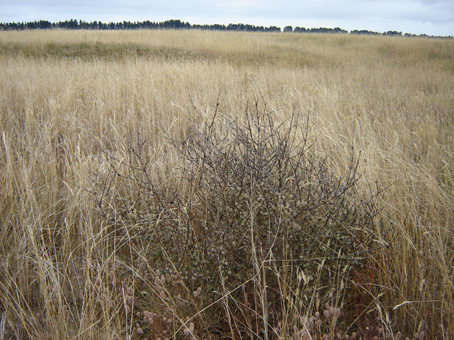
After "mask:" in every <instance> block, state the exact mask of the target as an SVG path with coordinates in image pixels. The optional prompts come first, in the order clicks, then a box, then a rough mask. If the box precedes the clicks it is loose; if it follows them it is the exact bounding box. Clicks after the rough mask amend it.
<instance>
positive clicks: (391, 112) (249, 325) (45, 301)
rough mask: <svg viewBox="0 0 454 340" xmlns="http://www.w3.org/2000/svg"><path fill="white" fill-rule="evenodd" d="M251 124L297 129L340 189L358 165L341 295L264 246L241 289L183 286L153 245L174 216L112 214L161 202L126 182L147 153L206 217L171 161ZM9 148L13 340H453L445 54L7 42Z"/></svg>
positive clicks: (1, 40)
mask: <svg viewBox="0 0 454 340" xmlns="http://www.w3.org/2000/svg"><path fill="white" fill-rule="evenodd" d="M251 112H255V113H256V114H257V115H260V114H263V115H269V116H272V121H273V124H274V125H273V126H272V127H271V129H272V131H280V130H279V129H284V130H285V127H289V126H290V124H291V123H290V120H291V118H292V117H293V120H292V122H294V120H297V121H298V122H299V126H301V127H302V129H301V131H304V134H303V135H304V138H305V139H304V142H305V143H307V146H308V148H309V149H310V152H311V155H313V157H315V158H316V159H327V160H329V161H327V163H326V164H327V172H329V174H331V175H332V176H334V177H335V178H343V176H345V174H346V173H348V171H351V160H352V158H354V159H357V160H358V164H357V167H356V174H357V176H358V178H357V180H356V182H355V188H354V191H355V195H358V197H369V198H370V199H371V200H373V202H374V204H375V207H377V210H376V214H374V216H373V225H374V228H373V230H371V233H372V234H373V236H372V243H371V244H372V245H373V251H372V250H371V251H370V252H369V253H368V254H369V256H367V261H366V262H365V263H363V265H362V266H361V267H355V266H354V264H351V265H350V264H349V265H348V266H346V267H345V268H347V267H348V271H349V273H352V275H351V276H348V278H347V276H345V277H344V276H342V275H341V274H342V273H341V271H338V272H336V273H334V274H333V275H332V276H331V274H329V275H328V274H327V275H328V276H326V277H325V276H323V275H325V274H323V275H322V274H320V273H322V272H321V271H320V270H321V269H320V270H318V269H317V270H318V271H317V270H316V269H314V268H317V267H305V268H306V269H304V268H303V267H301V268H299V267H298V269H296V267H292V266H289V267H285V266H287V265H285V266H284V264H283V263H284V262H278V261H274V262H273V261H272V258H271V257H270V256H271V255H270V254H271V253H272V251H271V250H273V248H272V247H271V248H270V252H268V253H266V254H265V253H260V247H259V246H257V247H258V248H257V249H256V248H255V247H256V244H255V243H254V241H251V240H249V241H247V242H249V243H247V242H246V241H245V242H246V243H245V244H249V245H250V252H249V253H248V254H250V258H249V259H250V261H249V260H248V261H249V262H250V264H251V271H250V272H249V271H247V270H245V273H244V274H242V275H244V276H241V280H240V279H238V282H237V281H234V280H226V281H224V280H223V278H224V276H222V275H220V276H219V277H220V281H219V282H215V281H210V280H208V279H207V278H204V277H194V278H187V277H184V275H183V274H182V270H183V269H179V268H180V267H178V266H177V264H175V262H174V261H175V259H174V258H172V255H166V254H167V253H166V251H167V250H166V248H159V247H160V246H159V245H158V244H150V242H147V237H148V236H147V235H148V234H147V233H148V232H147V230H151V229H152V228H154V227H156V228H158V227H159V223H160V221H161V220H160V218H162V219H163V218H164V217H163V215H162V216H161V215H160V217H159V218H158V217H156V219H153V218H151V217H150V219H151V220H152V221H154V222H153V223H154V224H153V225H150V223H151V222H149V221H148V220H147V221H148V222H147V223H145V222H140V221H145V220H140V221H139V220H136V219H133V218H132V219H129V220H128V219H126V218H123V216H124V212H121V213H120V212H118V210H121V209H123V208H125V207H131V206H132V205H133V203H134V202H139V201H140V200H143V202H146V203H147V204H149V203H150V202H151V201H147V200H146V199H145V198H144V196H146V193H147V192H145V189H143V190H144V191H141V189H140V188H141V187H140V185H139V184H140V183H145V182H141V181H142V180H139V181H138V180H137V178H136V177H134V176H135V175H131V173H134V171H135V169H138V168H134V167H135V166H136V165H134V164H133V161H132V160H131V150H133V152H136V151H137V150H138V149H137V148H138V146H140V145H142V146H144V148H143V150H142V149H141V152H142V153H141V154H140V158H139V159H140V160H141V161H142V160H146V162H148V164H149V168H148V169H149V170H147V171H148V172H146V176H148V177H147V178H148V179H147V180H148V182H146V183H148V184H149V183H151V182H153V183H158V184H157V185H158V186H159V187H160V188H163V189H162V190H163V191H162V192H167V191H166V190H174V192H175V193H178V195H179V196H178V197H180V198H181V199H182V200H183V198H184V199H187V200H189V201H190V202H199V200H200V202H202V201H203V198H201V197H200V196H196V195H195V194H194V192H196V191H197V190H199V189H198V188H197V187H196V188H195V189H194V188H193V187H191V186H190V185H188V184H187V183H185V182H184V181H183V180H182V176H181V172H179V170H180V169H182V168H183V169H184V168H185V165H184V164H186V163H185V162H186V161H187V160H184V159H182V153H181V150H179V148H178V147H175V144H178V142H179V141H183V140H185V139H186V138H188V136H189V135H191V134H193V133H195V132H194V131H198V129H202V130H203V129H204V128H205V130H204V131H207V130H206V127H207V126H210V124H211V126H213V122H215V123H216V124H215V127H216V129H218V130H217V131H219V134H221V135H222V133H223V131H225V129H227V125H226V124H227V123H226V122H235V124H237V125H236V126H247V123H248V119H249V118H248V117H250V114H251ZM224 123H225V125H223V124H224ZM200 131H201V130H200ZM0 135H1V141H0V339H10V338H12V339H27V338H28V339H38V338H40V339H145V338H148V339H157V338H161V339H164V338H169V339H170V338H175V339H190V338H196V339H215V338H257V339H334V338H336V339H337V337H338V336H340V337H341V338H347V336H348V337H350V338H353V337H354V336H355V335H353V333H355V334H356V338H357V339H359V338H361V339H372V338H374V337H376V338H377V339H400V338H401V339H405V337H408V338H409V339H440V340H441V339H446V340H448V339H453V338H454V296H453V294H454V235H453V232H454V226H453V225H454V183H453V180H454V139H453V136H454V40H452V39H446V40H441V39H425V38H397V37H385V36H378V37H377V36H352V35H319V34H294V33H242V32H208V31H184V30H182V31H176V30H158V31H148V30H138V31H65V30H34V31H17V32H13V31H11V32H6V31H5V32H0ZM297 136H299V137H297V138H302V137H301V134H297ZM142 141H146V143H142ZM300 142H303V139H300ZM220 143H221V142H220ZM134 148H135V149H134ZM213 150H214V149H213ZM133 156H134V155H133ZM122 162H123V163H122ZM128 162H129V164H130V165H129V168H128V169H129V170H128V171H132V172H131V173H130V175H125V176H124V177H121V176H122V175H121V173H119V170H118V169H120V168H122V167H123V166H124V165H125V164H126V166H128V165H127V164H128ZM112 169H114V173H115V174H116V176H117V177H115V176H112ZM140 171H142V170H140ZM116 172H117V173H116ZM141 174H142V175H143V174H145V172H141ZM103 176H104V177H103ZM122 178H126V179H122ZM109 181H110V182H109ZM117 183H118V185H117ZM137 185H138V186H137ZM167 188H169V189H167ZM170 188H171V189H170ZM103 190H104V191H103ZM115 190H116V193H115V194H111V196H109V198H110V197H111V198H112V200H110V201H109V200H106V199H105V197H107V196H108V195H110V194H109V193H110V192H111V191H115ZM160 192H161V191H160ZM102 195H105V197H102ZM162 195H164V194H162ZM166 195H168V194H166ZM166 197H167V196H166ZM355 197H356V196H355ZM125 202H126V203H125ZM153 202H154V201H153ZM171 203H172V204H173V202H171ZM103 204H106V207H107V208H106V207H105V209H110V210H109V211H111V212H110V214H113V215H109V216H114V217H115V218H114V220H115V221H113V220H112V219H109V218H106V215H103V214H102V212H103V211H104V210H102V209H101V213H100V207H101V205H103ZM115 204H117V205H115ZM169 204H170V203H169ZM182 204H183V203H182ZM195 204H196V203H194V205H195ZM254 204H255V203H254ZM183 205H184V204H183ZM252 205H253V203H251V206H252ZM166 206H167V205H166ZM103 209H104V208H103ZM128 209H129V208H128ZM128 209H127V210H128ZM163 209H164V208H163ZM166 209H167V208H166ZM179 209H181V211H180V210H179V211H180V212H181V214H183V212H184V211H185V210H184V209H185V208H179ZM188 209H189V208H188ZM207 209H208V208H207ZM131 211H132V208H131ZM163 211H164V210H163ZM165 211H166V214H168V215H169V216H171V214H173V212H172V211H171V210H165ZM128 213H129V210H128ZM189 215H190V213H188V216H189ZM172 216H173V215H172ZM176 216H177V215H176ZM178 216H180V215H178ZM178 216H177V217H175V218H173V219H171V218H170V217H169V222H168V223H169V225H172V226H173V225H175V223H177V222H175V221H176V220H177V219H178V218H180V217H178ZM191 216H192V215H191ZM198 217H199V218H201V220H200V221H202V222H203V223H206V219H207V217H205V218H204V217H201V216H198ZM218 218H219V217H218ZM252 220H253V219H252V218H251V228H250V229H251V237H252V238H254V235H255V234H254V232H255V231H254V232H252V230H256V229H254V228H256V227H257V226H254V227H253V226H252V224H254V223H253V222H252ZM134 221H135V222H134ZM191 221H192V220H191ZM202 222H200V223H202ZM178 223H180V222H178ZM178 223H177V224H178ZM185 223H186V222H185ZM185 223H183V222H181V225H180V227H181V228H183V227H184V228H188V230H189V228H190V226H191V224H190V223H189V224H187V223H186V224H185ZM191 223H192V222H191ZM118 226H119V227H118ZM164 227H165V225H164ZM164 227H163V228H164ZM115 228H117V229H120V231H121V232H120V231H118V230H116V229H115ZM147 228H148V229H147ZM169 228H170V227H169ZM175 228H177V227H175ZM346 228H348V226H347V227H346ZM138 229H140V232H139V231H137V230H138ZM144 229H145V231H144ZM197 230H198V229H197ZM191 232H193V233H194V235H200V234H197V233H198V232H200V231H191ZM136 233H137V234H136ZM257 235H259V232H258V234H256V237H258V236H257ZM150 237H151V236H150ZM165 238H166V237H165V235H164V236H162V239H165ZM276 239H278V238H277V236H276ZM169 242H170V241H169ZM183 243H184V242H183V241H182V244H183ZM235 244H236V243H235ZM180 246H181V244H180ZM290 246H292V244H291V243H290ZM175 247H179V246H178V244H176V245H175ZM328 247H329V244H328ZM157 248H159V251H157V250H156V249H157ZM284 248H285V247H284ZM284 248H283V249H284ZM285 249H287V248H285ZM371 249H372V248H371ZM241 251H244V249H243V248H242V250H241ZM282 251H284V250H282ZM276 252H277V250H276ZM158 253H159V254H158ZM157 254H158V255H157ZM257 254H259V255H257ZM260 254H262V255H260ZM291 254H292V252H291V251H290V250H285V259H290V260H292V258H291ZM183 255H184V254H183ZM232 256H234V255H232ZM275 256H277V255H275ZM190 259H192V257H190V256H189V255H188V259H187V260H185V261H189V262H185V263H186V264H187V265H188V266H189V267H191V266H195V264H194V263H195V262H194V263H193V264H191V263H190V261H191V260H190ZM290 260H289V261H290ZM165 261H167V262H168V263H167V265H163V264H162V263H164V262H165ZM202 262H203V261H202ZM249 262H248V263H249ZM197 263H199V262H197ZM285 263H287V262H285ZM317 263H318V264H319V268H321V267H323V266H324V264H325V262H324V261H319V262H317ZM221 264H222V263H219V264H215V263H211V264H210V263H204V264H203V265H204V266H208V267H209V266H210V265H212V270H213V271H214V272H216V271H217V270H218V269H219V268H220V266H221ZM295 266H296V265H295ZM169 267H172V268H173V269H175V270H174V271H172V270H170V269H169ZM284 267H285V268H284ZM181 268H183V267H181ZM310 268H312V269H310ZM219 270H220V269H219ZM292 270H294V271H295V272H293V271H292ZM297 270H298V272H297ZM304 270H306V271H304ZM311 270H312V271H313V272H311ZM317 273H319V274H320V275H319V276H317V275H318V274H317ZM180 274H181V275H180ZM248 275H249V276H248ZM311 275H312V276H311ZM306 277H312V278H309V279H307V280H306ZM341 277H342V278H344V279H345V281H342V280H340V279H339V278H341ZM287 278H288V280H287ZM298 278H299V279H298ZM303 278H304V280H303ZM286 280H287V281H286ZM298 280H299V281H298ZM336 280H338V281H336ZM341 281H342V282H341ZM326 282H329V283H330V286H329V287H330V288H329V289H327V287H328V284H327V283H326ZM336 282H337V283H336ZM303 283H304V284H305V286H304V285H303ZM199 286H200V288H201V289H199V290H198V287H199ZM303 286H304V287H305V288H304V289H303ZM303 291H304V294H303ZM235 294H236V295H235ZM273 299H274V300H273ZM325 304H326V306H325ZM325 310H326V311H327V312H325ZM317 313H318V314H317ZM311 317H313V318H312V319H311ZM311 320H312V321H311ZM318 320H319V321H320V322H318V323H317V321H318ZM311 322H312V323H311Z"/></svg>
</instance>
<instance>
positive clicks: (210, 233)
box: [95, 103, 376, 337]
mask: <svg viewBox="0 0 454 340" xmlns="http://www.w3.org/2000/svg"><path fill="white" fill-rule="evenodd" d="M220 116H221V115H220V114H219V113H218V112H215V114H214V116H213V118H212V120H211V121H204V122H202V123H201V124H199V125H197V124H194V125H193V126H192V127H191V128H190V129H189V132H188V134H187V135H186V136H184V137H183V138H182V140H175V139H171V138H168V141H169V142H170V143H171V145H173V146H174V147H175V148H176V150H178V154H179V157H180V158H181V161H180V163H179V164H181V167H180V168H179V169H177V172H178V178H179V179H178V180H175V181H174V182H173V183H171V184H169V183H168V182H166V183H164V182H159V181H157V180H155V178H159V175H158V176H157V175H156V174H155V173H153V171H155V169H154V167H153V162H152V161H149V159H148V158H147V155H146V152H145V151H144V150H145V147H144V146H145V142H144V141H142V140H140V138H139V139H138V141H137V142H136V143H135V145H133V146H131V148H130V150H129V154H128V158H127V161H122V162H120V161H119V160H117V159H116V158H114V157H112V156H111V155H106V156H107V158H106V159H107V160H108V163H109V165H110V167H109V170H108V172H107V174H104V175H103V176H100V173H97V174H96V180H95V183H97V186H98V188H97V190H96V194H95V197H96V200H97V203H98V207H99V211H100V212H101V213H102V214H103V216H104V217H105V218H106V220H107V221H108V224H109V225H110V226H111V227H113V228H114V229H115V232H122V233H127V234H128V237H129V238H130V239H131V240H134V239H135V238H136V239H138V240H139V239H140V241H141V242H144V240H147V242H148V243H149V244H150V245H151V246H150V247H148V248H147V249H148V250H147V254H146V255H144V254H141V256H142V257H144V256H145V258H146V259H147V263H148V265H150V266H151V267H153V268H154V269H155V270H159V271H160V272H162V273H165V274H166V275H168V276H169V277H173V278H174V280H177V281H178V282H181V283H183V284H184V286H185V287H187V288H188V291H193V290H196V289H197V287H199V286H203V287H204V292H205V294H206V295H205V299H206V300H205V303H206V304H210V306H211V308H210V309H208V310H206V311H205V313H209V314H210V310H211V314H210V317H209V319H210V320H211V321H210V324H211V326H212V327H214V326H216V327H217V329H219V328H220V329H221V330H222V331H223V332H224V331H226V330H229V331H230V332H231V333H232V335H234V333H236V334H237V335H243V334H248V335H249V336H250V337H257V336H260V337H262V336H264V337H269V336H270V335H271V333H272V332H273V329H276V327H277V325H278V324H279V325H280V326H279V329H280V334H281V335H280V336H282V332H287V333H286V334H291V333H292V332H294V331H293V329H294V319H292V318H291V317H290V316H291V315H298V317H300V316H301V315H311V313H315V311H318V310H319V308H320V306H323V305H325V304H326V303H329V304H330V305H333V306H339V307H341V306H342V305H343V304H344V301H345V298H346V297H349V296H348V295H349V294H352V291H353V290H352V289H351V288H352V287H351V273H352V269H355V271H356V272H360V271H361V270H362V268H363V266H364V265H365V263H366V262H365V261H366V260H367V254H368V253H369V252H370V251H371V250H373V249H372V244H373V243H372V242H373V236H374V228H375V227H374V216H375V214H376V207H375V206H374V204H373V202H374V200H373V198H374V197H373V196H372V195H371V197H369V198H367V199H364V198H363V197H361V195H360V194H359V193H358V191H357V181H358V176H357V173H356V169H357V165H358V159H356V158H355V157H353V155H352V157H351V160H350V163H349V164H350V165H349V168H348V170H347V171H346V172H345V174H343V175H342V176H337V175H336V174H335V173H334V172H333V171H332V170H331V169H330V159H329V157H328V156H320V155H318V154H316V153H315V152H314V151H313V150H312V148H311V144H310V139H309V137H308V132H307V131H308V129H307V127H308V122H305V123H304V124H302V125H304V126H301V117H300V116H299V115H297V114H292V115H291V117H290V118H289V120H287V121H285V122H283V123H281V124H277V123H276V122H275V120H274V119H273V113H268V112H266V106H265V107H264V108H263V109H261V108H260V105H259V104H258V103H256V104H255V106H254V107H252V108H250V107H248V108H247V109H246V111H245V115H244V116H243V117H242V118H237V119H230V118H229V117H226V116H222V117H220ZM305 128H306V129H305ZM152 175H153V176H152ZM101 177H103V180H102V181H101V180H100V178H101ZM333 308H334V307H333ZM344 310H346V309H345V308H344ZM213 311H215V313H214V312H213ZM347 314H348V309H347V310H346V311H345V313H344V315H345V316H347ZM283 320H286V321H285V322H283ZM271 326H273V327H274V328H273V327H271Z"/></svg>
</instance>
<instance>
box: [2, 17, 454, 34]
mask: <svg viewBox="0 0 454 340" xmlns="http://www.w3.org/2000/svg"><path fill="white" fill-rule="evenodd" d="M55 28H62V29H75V30H76V29H90V30H135V29H198V30H212V31H245V32H281V31H282V32H284V33H292V32H293V33H329V34H356V35H386V36H400V37H402V36H405V37H431V38H453V37H452V36H448V37H441V36H428V35H426V34H421V35H415V34H411V33H405V34H404V35H402V32H397V31H388V32H383V33H379V32H373V31H368V30H353V31H350V32H348V31H346V30H343V29H342V28H339V27H336V28H326V27H320V28H305V27H298V26H297V27H295V28H293V27H292V26H286V27H284V29H283V30H281V28H280V27H277V26H270V27H264V26H255V25H249V24H229V25H227V26H226V25H220V24H213V25H198V24H194V25H191V24H190V23H189V22H184V21H181V20H174V19H172V20H166V21H163V22H154V21H149V20H146V21H133V22H131V21H123V22H109V23H104V22H101V21H92V22H87V21H83V20H79V21H78V20H74V19H71V20H65V21H59V22H50V21H47V20H38V21H29V22H17V23H16V22H11V23H0V30H27V29H28V30H30V29H55Z"/></svg>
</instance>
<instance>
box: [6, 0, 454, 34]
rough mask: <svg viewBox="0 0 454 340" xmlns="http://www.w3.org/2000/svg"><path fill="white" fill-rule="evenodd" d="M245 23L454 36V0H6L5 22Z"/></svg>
mask: <svg viewBox="0 0 454 340" xmlns="http://www.w3.org/2000/svg"><path fill="white" fill-rule="evenodd" d="M69 19H77V20H84V21H89V22H90V21H94V20H100V21H102V22H110V21H114V22H119V21H123V20H126V21H144V20H150V21H165V20H168V19H180V20H183V21H188V22H189V23H191V24H215V23H218V24H226V25H227V24H229V23H244V24H253V25H258V26H279V27H281V28H283V27H285V26H287V25H290V26H293V27H295V26H300V27H306V28H316V27H317V28H318V27H329V28H334V27H341V28H343V29H346V30H348V31H350V30H354V29H358V30H361V29H367V30H371V31H377V32H385V31H401V32H402V33H414V34H421V33H425V34H429V35H443V36H447V35H451V36H454V0H343V1H339V0H310V1H309V0H280V1H272V0H230V1H227V0H193V1H189V0H159V1H156V0H149V1H140V0H127V1H126V0H111V1H108V0H78V1H71V0H0V22H23V21H34V20H49V21H51V22H56V21H64V20H69Z"/></svg>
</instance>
